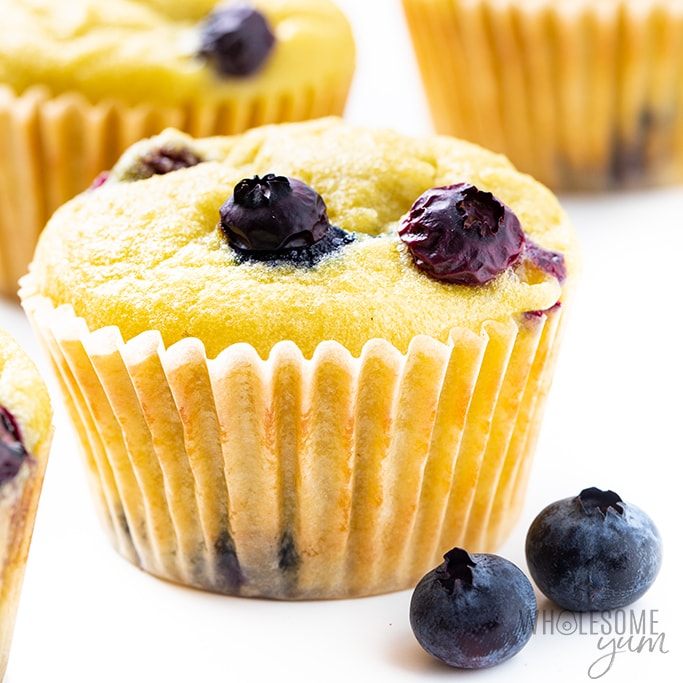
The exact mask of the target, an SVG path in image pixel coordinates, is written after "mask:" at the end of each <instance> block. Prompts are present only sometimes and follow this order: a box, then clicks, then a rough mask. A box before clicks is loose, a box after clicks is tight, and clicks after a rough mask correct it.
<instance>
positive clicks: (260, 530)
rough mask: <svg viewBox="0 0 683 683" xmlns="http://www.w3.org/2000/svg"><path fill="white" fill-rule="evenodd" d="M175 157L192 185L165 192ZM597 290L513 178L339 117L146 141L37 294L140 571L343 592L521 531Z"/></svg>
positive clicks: (119, 541)
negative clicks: (576, 333)
mask: <svg viewBox="0 0 683 683" xmlns="http://www.w3.org/2000/svg"><path fill="white" fill-rule="evenodd" d="M162 150H166V152H163V151H162ZM169 150H171V151H172V153H173V155H175V156H179V155H181V156H183V158H185V159H190V160H192V163H188V164H182V165H180V166H179V167H178V168H177V169H176V170H170V171H169V172H163V173H154V174H151V175H150V174H149V169H150V166H158V165H157V164H156V163H154V164H151V165H150V159H156V158H158V157H159V155H160V154H161V155H162V156H164V155H166V154H167V152H168V151H169ZM181 152H182V154H181ZM577 272H578V254H577V245H576V241H575V235H574V232H573V230H572V228H571V227H570V225H569V224H568V222H567V219H566V216H565V214H564V212H563V211H562V209H561V208H560V206H559V204H558V203H557V201H556V199H555V198H554V197H553V195H552V194H551V193H550V192H549V191H548V190H547V189H546V188H544V187H543V186H541V185H539V184H538V183H536V182H535V181H533V180H532V179H531V178H529V177H528V176H524V175H521V174H519V173H518V172H517V171H515V169H514V168H513V167H512V166H511V165H510V164H509V163H508V162H507V161H506V160H505V159H504V158H502V157H500V156H497V155H495V154H492V153H490V152H487V151H485V150H483V149H481V148H479V147H476V146H474V145H471V144H469V143H465V142H462V141H459V140H455V139H451V138H447V137H437V136H434V137H429V136H427V137H410V136H406V135H401V134H398V133H395V132H392V131H389V130H381V129H373V128H364V127H359V126H354V125H351V124H348V123H344V122H343V121H341V120H340V119H336V118H328V119H321V120H317V121H311V122H307V123H294V124H282V125H272V126H264V127H260V128H256V129H253V130H251V131H249V132H247V133H245V134H243V135H236V136H227V137H213V138H204V139H195V138H192V137H190V136H187V135H183V134H181V133H179V132H177V131H173V130H168V131H165V132H164V133H163V134H162V135H159V136H156V137H154V138H151V139H149V140H145V141H142V142H140V143H138V144H136V145H134V146H133V147H132V148H131V149H130V150H128V151H127V152H126V154H124V155H123V156H122V158H121V160H120V161H119V162H118V163H117V164H116V165H115V166H114V168H113V169H112V171H111V173H110V174H109V175H108V176H107V178H106V179H105V180H104V181H103V183H102V184H101V185H100V186H98V187H97V188H94V189H92V190H89V191H88V192H85V193H83V194H82V195H80V196H79V197H77V198H75V199H74V200H72V201H71V202H69V203H67V204H66V205H65V206H63V207H62V208H60V209H59V210H58V211H57V212H56V213H55V215H54V216H53V218H52V219H51V221H50V223H49V225H48V226H47V228H46V230H45V231H44V233H43V236H42V237H41V240H40V244H39V246H38V249H37V251H36V254H35V258H34V261H33V263H32V266H31V269H30V273H29V275H28V276H27V277H26V278H25V279H24V280H23V281H22V289H21V297H22V301H23V305H24V307H25V309H26V310H27V312H28V314H29V317H30V318H31V320H32V324H33V325H34V328H35V329H36V331H37V333H38V335H39V336H40V338H41V339H42V341H43V344H44V346H45V347H46V348H47V349H48V350H49V355H50V358H51V360H52V362H53V365H54V368H55V370H56V373H57V375H58V377H59V379H60V382H61V385H62V388H63V391H64V392H65V395H66V396H67V397H68V401H67V404H68V405H70V406H71V407H72V410H71V416H72V418H73V421H74V424H75V427H76V431H77V433H78V435H79V437H80V439H81V442H82V444H83V451H84V453H85V457H86V459H87V466H88V468H89V470H90V471H94V472H97V473H98V477H96V478H95V480H94V486H93V493H94V497H95V500H96V501H97V503H98V505H99V507H100V508H101V511H102V513H103V518H104V519H106V520H108V528H109V531H110V533H111V536H112V539H113V541H114V543H115V545H116V547H117V548H118V549H119V551H120V552H121V553H122V554H123V555H124V556H126V557H127V558H129V559H130V560H131V561H132V562H135V563H136V564H138V565H139V566H141V567H143V568H144V569H146V570H147V571H150V572H151V573H153V574H156V575H158V576H161V577H163V578H166V579H169V580H172V581H177V582H180V583H184V584H189V585H193V586H197V587H200V588H205V589H208V590H213V591H219V592H226V593H233V594H239V595H258V596H268V597H274V598H286V599H291V598H329V597H346V596H354V595H366V594H372V593H379V592H384V591H390V590H398V589H402V588H407V587H409V586H410V585H412V584H414V582H415V581H416V580H417V579H418V578H419V577H420V576H421V575H423V574H424V573H425V571H426V570H427V569H428V568H429V567H431V566H433V565H434V562H435V558H438V557H440V556H441V555H442V554H443V552H445V550H447V549H448V548H450V547H452V546H453V545H454V544H460V545H466V546H467V547H468V548H472V549H476V550H477V551H484V550H490V549H492V548H495V547H497V546H498V545H499V544H500V543H501V541H502V540H503V539H504V538H505V537H506V536H507V534H508V533H509V531H510V530H511V528H512V526H513V525H514V522H515V520H516V518H517V516H518V514H519V510H520V506H521V503H522V500H523V495H524V490H525V486H526V480H527V475H528V470H529V466H530V463H531V459H532V455H533V451H534V446H535V441H536V436H537V433H538V429H539V427H540V419H541V414H542V412H543V405H544V403H545V397H546V394H547V392H548V389H549V386H550V381H551V377H552V369H553V366H554V361H555V357H556V353H557V350H558V345H559V340H560V337H561V330H562V328H563V325H564V321H565V319H566V313H567V310H568V305H569V303H570V301H571V294H572V290H573V286H574V283H575V280H576V276H577ZM378 549H381V552H378ZM473 551H474V550H473Z"/></svg>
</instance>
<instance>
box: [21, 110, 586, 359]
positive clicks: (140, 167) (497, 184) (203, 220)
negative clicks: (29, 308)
mask: <svg viewBox="0 0 683 683" xmlns="http://www.w3.org/2000/svg"><path fill="white" fill-rule="evenodd" d="M270 174H272V177H273V178H276V179H277V178H284V179H286V180H287V179H289V180H291V182H292V183H294V186H295V188H296V192H294V193H293V194H291V196H290V194H287V192H289V191H287V192H285V193H284V195H285V196H286V197H288V199H286V200H285V201H284V203H283V204H278V206H279V207H284V208H282V212H283V215H287V216H291V215H293V216H294V219H293V220H294V222H296V221H299V219H300V218H301V215H302V214H305V215H306V216H309V215H312V216H313V219H312V224H313V225H314V227H313V228H311V230H310V231H308V230H307V229H300V228H299V227H297V228H296V229H293V230H292V231H291V235H285V236H284V237H278V240H279V241H278V240H276V242H275V243H269V242H268V241H267V240H268V239H270V237H265V238H264V236H263V234H260V233H259V232H258V230H257V231H256V232H250V233H249V234H247V232H249V230H247V228H249V229H250V227H249V226H246V228H244V226H240V225H239V221H240V220H241V219H240V215H242V213H243V212H244V206H246V205H247V204H248V203H249V201H251V199H249V201H247V200H242V199H240V197H241V196H242V195H244V196H248V197H251V198H252V199H253V196H254V195H253V192H256V190H259V191H261V190H263V187H262V186H261V185H259V181H257V180H254V179H255V178H256V179H259V178H261V179H263V178H264V177H266V176H268V177H271V175H270ZM273 182H275V181H273ZM282 182H284V181H282ZM242 183H246V186H247V187H246V190H249V191H250V192H252V194H249V193H248V192H246V190H245V187H244V186H243V185H242ZM275 184H277V183H276V182H275ZM451 185H457V186H458V187H470V186H473V187H474V190H467V191H468V192H469V193H470V195H472V197H474V194H473V193H479V194H478V195H477V196H478V197H480V198H482V197H483V200H484V204H486V206H484V208H483V209H481V211H483V212H484V213H486V212H487V211H489V205H490V206H491V207H493V209H491V210H492V211H499V212H500V211H503V209H505V216H506V219H510V221H512V222H513V223H516V222H517V221H518V223H517V225H518V226H520V227H521V229H519V235H520V236H521V238H522V239H524V241H525V244H524V245H517V246H519V247H520V249H521V251H520V253H519V254H517V255H516V254H513V255H512V257H511V258H508V256H507V255H503V258H504V263H502V266H501V267H500V268H499V269H498V270H499V271H500V272H497V273H495V274H494V276H492V277H489V278H488V279H487V280H486V281H485V282H483V284H479V283H477V282H475V283H474V284H472V283H469V284H462V283H461V282H460V281H459V280H457V279H456V280H455V281H452V278H451V279H450V280H449V278H450V276H448V277H446V278H444V277H443V273H442V274H438V273H435V272H430V268H431V270H432V271H434V269H436V270H439V269H440V268H442V267H443V262H444V259H443V258H442V256H443V254H442V253H441V252H442V251H443V250H444V249H445V248H442V247H443V243H440V245H441V246H440V245H437V247H436V249H435V250H434V249H432V252H433V253H432V252H430V253H428V254H427V255H426V256H425V254H424V253H421V252H420V249H421V248H422V247H420V244H419V240H420V236H421V234H422V232H424V231H422V230H421V229H420V227H419V219H417V218H416V217H415V216H416V215H417V213H420V212H419V211H417V212H416V211H415V207H414V204H415V202H416V200H418V198H420V196H421V195H423V193H425V192H426V191H427V190H430V189H431V188H440V187H450V186H451ZM255 186H258V187H255ZM268 187H270V186H268ZM238 188H241V189H238ZM278 191H279V190H278ZM273 192H276V191H275V189H273ZM298 193H301V196H305V197H306V200H305V201H303V200H302V201H299V200H298V199H297V201H294V200H293V199H292V197H295V198H296V197H299V194H298ZM311 193H312V194H311ZM316 193H317V194H319V195H320V201H321V202H322V205H321V204H320V201H318V200H317V195H316ZM468 196H469V195H468ZM309 199H310V200H311V201H308V200H309ZM471 201H474V200H473V199H463V202H464V204H462V206H465V205H467V206H469V205H470V204H469V203H470V202H471ZM291 202H293V203H291ZM437 204H438V202H437ZM302 205H303V206H304V207H305V208H304V209H303V210H300V209H299V207H300V206H302ZM321 206H322V208H321ZM471 206H472V207H473V208H472V211H473V212H474V213H472V212H470V213H471V215H470V214H469V213H468V214H467V216H466V217H465V219H464V220H465V222H467V221H471V220H474V219H473V218H472V216H474V218H476V216H475V214H476V213H477V211H480V208H477V205H476V202H475V203H474V204H471ZM411 207H413V209H414V211H412V212H411ZM501 207H503V208H501ZM251 210H252V209H251V208H248V210H247V214H249V212H250V211H251ZM279 210H280V209H278V211H279ZM429 211H431V209H430V210H429ZM429 211H428V215H431V214H429ZM467 211H469V209H467ZM467 211H465V213H467ZM481 211H480V213H481ZM323 214H325V215H323ZM249 215H250V214H249ZM463 215H464V214H463ZM235 216H237V218H235ZM233 218H235V220H233ZM318 219H320V220H318ZM259 220H260V219H259ZM307 220H308V219H307ZM328 220H329V228H328V227H326V222H327V221H328ZM279 221H280V219H279V218H278V217H276V218H275V223H276V224H279ZM316 221H318V222H316ZM437 223H438V221H437ZM243 228H244V229H243ZM437 228H438V226H437ZM437 228H434V229H437ZM475 228H477V225H475ZM501 229H502V228H501ZM495 230H498V227H496V228H495ZM245 231H246V232H245ZM522 231H523V232H522ZM426 232H427V233H429V234H432V232H433V228H432V227H429V228H428V229H426ZM501 234H502V233H501ZM292 235H293V237H292ZM321 235H323V237H321ZM264 239H265V242H264ZM288 240H289V241H288ZM411 240H413V241H412V242H411ZM312 242H314V244H312V245H311V243H312ZM297 245H299V246H297ZM300 245H304V246H300ZM422 246H424V245H422ZM513 247H514V245H513ZM448 248H449V249H450V247H448ZM515 248H516V247H515ZM427 251H428V252H429V249H427ZM446 251H447V250H446ZM475 258H477V257H475ZM505 259H507V260H505ZM425 261H427V262H430V263H426V264H425ZM446 261H448V259H446ZM557 261H561V262H562V266H563V268H562V269H560V268H555V267H553V266H552V264H553V263H556V262H557ZM449 263H450V262H447V263H446V270H448V269H450V268H451V265H449ZM480 266H481V264H479V265H476V264H475V266H474V269H475V270H477V269H478V270H477V273H478V274H477V277H479V274H480V272H481V271H482V267H480ZM577 267H578V254H577V245H576V241H575V234H574V232H573V230H572V228H571V227H570V225H569V223H568V222H567V218H566V216H565V214H564V212H563V210H562V209H561V207H560V205H559V203H558V202H557V200H556V198H555V197H554V195H553V194H552V193H550V191H549V190H547V189H546V188H545V187H543V186H542V185H540V184H538V183H537V182H535V181H534V180H533V179H532V178H530V177H529V176H526V175H523V174H520V173H518V172H517V171H516V170H515V169H514V168H513V167H512V166H511V165H510V163H509V162H508V161H507V160H506V159H505V158H504V157H501V156H499V155H496V154H493V153H491V152H488V151H485V150H483V149H481V148H479V147H477V146H475V145H472V144H469V143H466V142H462V141H459V140H456V139H453V138H449V137H443V136H423V137H412V136H408V135H404V134H400V133H397V132H393V131H390V130H383V129H376V128H366V127H360V126H356V125H352V124H349V123H346V122H343V121H342V120H341V119H338V118H325V119H319V120H316V121H309V122H305V123H293V124H280V125H270V126H263V127H261V128H255V129H252V130H251V131H248V132H247V133H245V134H243V135H236V136H225V137H214V138H205V139H193V138H191V137H188V136H186V135H183V134H181V133H179V132H177V131H174V130H167V131H165V132H164V133H162V134H160V135H159V136H156V137H154V138H150V139H148V140H143V141H141V142H139V143H137V144H136V145H134V146H133V147H132V148H130V149H129V150H128V151H127V152H126V153H125V154H124V155H123V157H122V158H121V159H120V161H119V162H118V163H117V165H116V166H115V167H114V169H112V171H111V173H110V174H109V175H108V176H107V177H106V179H104V181H103V182H101V183H98V185H97V186H96V187H93V188H92V189H90V190H88V191H87V192H85V193H83V194H81V195H80V196H78V197H76V198H74V199H73V200H71V201H70V202H69V203H67V204H66V205H64V206H63V207H61V208H60V209H59V210H58V211H57V212H56V213H55V214H54V215H53V217H52V219H51V220H50V222H49V223H48V225H47V227H46V228H45V230H44V231H43V234H42V236H41V238H40V242H39V245H38V248H37V250H36V254H35V258H34V261H33V264H32V266H31V273H30V276H29V277H27V278H25V279H24V283H23V291H22V297H24V298H25V297H27V296H30V295H31V294H34V293H35V294H42V295H45V296H47V297H48V298H50V299H51V300H52V302H53V303H54V304H55V305H59V304H64V303H69V304H72V305H73V307H74V310H75V312H76V314H77V315H79V316H82V317H84V318H85V320H86V322H87V323H88V325H89V327H90V329H91V330H92V329H95V328H98V327H102V326H106V325H117V326H119V328H120V329H121V332H122V334H123V336H124V338H125V339H129V338H131V337H132V336H135V335H136V334H138V333H140V332H142V331H144V330H146V329H158V330H159V331H160V332H161V334H162V337H163V339H164V341H165V343H166V344H167V345H169V344H172V343H174V342H175V341H178V340H179V339H182V338H183V337H188V336H192V337H198V338H199V339H201V340H202V341H203V342H204V344H205V347H206V350H207V354H208V355H209V356H210V357H212V356H215V355H217V354H218V353H219V352H220V351H221V350H222V349H223V348H225V347H226V346H228V345H229V344H232V343H235V342H248V343H250V344H252V345H253V346H254V347H255V348H256V350H257V351H258V352H259V353H260V354H261V355H262V356H263V357H265V356H267V354H268V353H269V351H270V349H271V348H272V346H273V345H274V344H275V343H277V342H278V341H280V340H284V339H289V340H292V341H294V342H295V343H296V344H297V345H298V346H299V347H300V349H301V350H302V352H303V353H304V355H306V356H310V355H311V354H312V353H313V351H314V350H315V347H316V346H317V345H318V343H320V342H321V341H323V340H327V339H333V340H336V341H338V342H340V343H341V344H343V345H344V346H346V347H347V348H348V349H349V350H350V351H351V352H352V353H353V354H359V353H360V351H361V349H362V346H363V344H364V343H365V342H366V341H367V340H369V339H371V338H374V337H380V338H384V339H387V340H388V341H390V342H391V343H392V344H394V345H395V346H396V347H397V348H398V349H399V350H401V351H405V350H406V349H407V347H408V344H409V342H410V340H411V339H412V338H413V337H414V336H415V335H418V334H426V335H430V336H432V337H434V338H436V339H438V340H440V341H444V342H445V341H447V340H448V336H449V331H450V329H451V328H453V327H454V326H466V327H468V328H470V329H472V330H474V331H476V332H478V331H479V330H480V329H481V325H482V323H483V322H484V321H486V320H489V319H492V320H508V319H509V318H510V316H515V315H517V314H524V313H526V312H532V311H542V310H546V309H549V308H551V307H553V306H554V305H555V304H556V303H557V302H558V300H559V299H560V298H561V294H562V290H563V286H564V284H563V283H565V284H566V282H569V281H571V280H572V279H573V277H574V275H575V273H576V270H577ZM564 269H566V278H565V273H564V272H560V270H564ZM475 279H476V278H475Z"/></svg>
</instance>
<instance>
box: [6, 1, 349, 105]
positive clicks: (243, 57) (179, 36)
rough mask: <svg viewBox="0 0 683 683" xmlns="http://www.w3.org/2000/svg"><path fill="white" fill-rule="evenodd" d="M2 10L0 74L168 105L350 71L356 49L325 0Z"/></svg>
mask: <svg viewBox="0 0 683 683" xmlns="http://www.w3.org/2000/svg"><path fill="white" fill-rule="evenodd" d="M0 16H1V17H2V21H1V22H0V83H4V84H8V85H10V86H11V87H12V88H13V89H14V90H15V92H17V93H19V94H21V93H23V92H24V91H25V90H26V89H27V88H29V87H31V86H33V85H36V84H39V85H44V86H46V87H48V88H49V90H50V91H51V92H52V94H59V93H62V92H69V91H76V92H79V93H81V94H83V95H84V96H85V97H87V98H88V99H89V100H90V101H92V102H97V101H100V100H102V99H109V98H116V99H119V100H123V101H124V102H126V103H127V104H136V103H137V102H159V103H162V104H166V105H173V104H178V103H183V102H187V101H190V100H192V99H194V98H196V97H197V96H198V95H201V97H202V99H204V100H205V99H206V98H209V99H210V98H214V99H215V100H221V99H222V98H223V97H225V96H226V94H228V93H229V94H230V96H231V97H234V96H236V95H239V94H240V93H241V92H244V93H245V95H250V96H254V95H257V94H258V93H261V92H263V93H268V92H271V91H273V90H283V89H284V90H287V89H289V88H291V87H296V86H299V87H303V86H305V85H306V84H307V83H316V82H319V81H320V79H321V78H330V79H334V78H335V74H339V75H340V76H342V77H344V78H347V74H348V73H349V72H350V69H352V68H353V63H354V59H355V48H354V41H353V36H352V33H351V29H350V25H349V23H348V21H347V20H346V18H345V16H344V15H343V14H342V12H341V11H340V10H339V9H338V8H337V7H336V6H335V5H334V4H333V3H332V2H331V1H329V0H249V2H248V3H247V2H243V1H242V0H226V1H225V2H222V3H219V2H217V0H192V2H183V1H182V0H107V1H106V2H102V1H101V0H69V1H68V2H55V1H54V0H0ZM228 57H230V59H231V60H232V62H231V64H232V66H233V67H235V68H234V69H231V68H230V65H227V66H226V59H227V58H228ZM226 69H227V70H226ZM231 71H232V73H231ZM235 72H236V73H235Z"/></svg>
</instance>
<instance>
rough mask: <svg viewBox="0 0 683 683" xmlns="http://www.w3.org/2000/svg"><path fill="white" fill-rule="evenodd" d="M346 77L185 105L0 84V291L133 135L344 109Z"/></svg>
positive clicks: (237, 129)
mask: <svg viewBox="0 0 683 683" xmlns="http://www.w3.org/2000/svg"><path fill="white" fill-rule="evenodd" d="M350 84H351V79H350V77H349V78H348V79H347V80H345V81H344V80H340V79H339V78H335V79H330V80H329V81H327V82H324V83H318V84H311V85H310V86H308V87H306V88H302V89H300V90H299V91H290V90H283V91H281V92H275V91H274V92H272V93H271V94H269V95H268V96H267V97H266V96H262V97H261V96H254V97H253V98H251V99H248V98H246V97H242V98H235V99H234V100H222V101H206V102H197V103H192V104H190V105H187V106H178V107H161V106H156V105H147V104H145V105H140V106H136V107H130V106H128V105H126V104H125V103H123V102H118V101H114V100H111V101H104V102H99V103H97V104H91V103H90V102H88V101H87V100H86V99H85V98H84V97H83V96H81V95H80V94H76V93H66V94H62V95H59V96H56V97H53V96H52V95H51V94H50V92H49V90H48V89H47V88H43V87H34V88H31V89H29V90H28V91H26V92H25V93H24V94H22V95H20V96H18V95H16V94H15V92H14V91H13V90H12V89H11V88H9V87H7V86H3V85H0V149H2V154H0V295H6V296H16V294H17V290H18V280H19V278H20V277H21V276H22V275H24V274H25V273H26V271H27V269H28V264H29V262H30V260H31V258H32V256H33V251H34V249H35V246H36V242H37V239H38V236H39V234H40V232H41V230H42V229H43V227H44V225H45V223H46V222H47V220H48V218H49V217H50V215H51V214H52V212H53V211H54V210H55V209H56V208H58V207H59V206H60V205H61V204H63V203H64V202H66V201H67V200H69V199H71V198H72V197H73V196H75V195H76V194H78V193H79V192H82V191H83V190H85V189H87V188H88V187H89V186H90V185H91V183H92V182H93V181H94V180H95V178H96V177H97V176H98V174H100V173H101V172H102V171H105V170H108V169H110V168H111V167H112V166H113V165H114V163H115V162H116V161H117V159H118V158H119V156H120V155H121V154H122V153H123V152H124V151H125V150H126V149H128V147H129V146H130V145H132V144H133V143H134V142H136V141H138V140H140V139H141V138H145V137H150V136H152V135H155V134H157V133H159V132H161V131H162V130H163V129H165V128H169V127H173V128H178V129H180V130H183V131H185V132H187V133H189V134H191V135H192V136H194V137H208V136H212V135H230V134H236V133H241V132H243V131H245V130H246V129H248V128H251V127H254V126H258V125H262V124H266V123H279V122H287V121H299V120H305V119H311V118H318V117H322V116H326V115H341V114H342V113H343V111H344V106H345V103H346V97H347V94H348V90H349V88H350Z"/></svg>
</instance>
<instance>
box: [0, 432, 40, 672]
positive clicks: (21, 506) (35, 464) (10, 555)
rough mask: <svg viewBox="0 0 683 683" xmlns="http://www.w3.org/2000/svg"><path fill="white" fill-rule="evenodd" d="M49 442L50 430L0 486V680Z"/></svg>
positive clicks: (10, 636)
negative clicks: (24, 462) (9, 479)
mask: <svg viewBox="0 0 683 683" xmlns="http://www.w3.org/2000/svg"><path fill="white" fill-rule="evenodd" d="M51 442H52V432H50V433H49V434H48V436H47V437H46V439H45V440H44V441H43V442H42V443H40V444H39V445H38V447H37V448H36V449H35V452H34V454H33V459H32V460H31V462H30V464H25V465H23V466H22V468H21V469H20V471H19V474H18V475H17V477H16V478H15V479H14V480H12V481H9V482H6V483H5V484H3V485H2V486H1V487H0V681H1V680H2V679H3V676H4V674H5V670H6V668H7V660H8V658H9V654H10V648H11V644H12V636H13V633H14V625H15V622H16V616H17V610H18V607H19V599H20V597H21V589H22V585H23V581H24V572H25V569H26V561H27V559H28V553H29V548H30V545H31V538H32V536H33V526H34V524H35V520H36V513H37V511H38V502H39V500H40V493H41V490H42V487H43V479H44V478H45V468H46V466H47V461H48V454H49V451H50V445H51Z"/></svg>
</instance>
